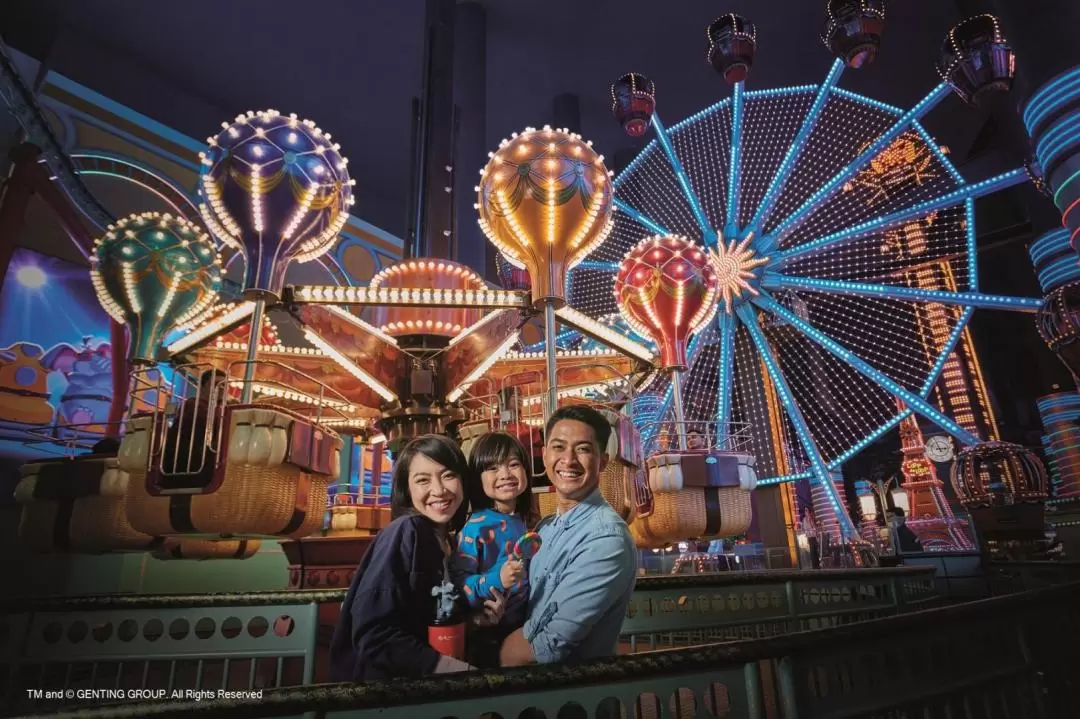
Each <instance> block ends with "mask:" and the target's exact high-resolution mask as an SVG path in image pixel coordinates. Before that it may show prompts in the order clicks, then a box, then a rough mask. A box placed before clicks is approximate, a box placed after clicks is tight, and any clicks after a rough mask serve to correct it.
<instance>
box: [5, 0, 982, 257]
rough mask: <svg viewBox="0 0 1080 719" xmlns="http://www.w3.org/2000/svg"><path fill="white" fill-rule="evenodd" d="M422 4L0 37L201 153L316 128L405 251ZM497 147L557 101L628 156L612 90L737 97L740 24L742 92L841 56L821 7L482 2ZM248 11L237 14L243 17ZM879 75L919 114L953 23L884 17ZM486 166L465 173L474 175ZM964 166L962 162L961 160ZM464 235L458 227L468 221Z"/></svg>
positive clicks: (47, 23) (917, 6)
mask: <svg viewBox="0 0 1080 719" xmlns="http://www.w3.org/2000/svg"><path fill="white" fill-rule="evenodd" d="M424 4H425V3H424V0H396V1H395V2H391V3H386V2H379V3H376V2H372V1H371V0H325V1H324V2H321V3H318V4H317V6H310V7H311V8H316V7H317V11H316V10H314V9H313V10H310V11H309V10H308V9H307V7H305V6H304V5H296V4H294V3H285V2H283V1H281V0H265V1H264V2H262V3H259V4H255V3H247V2H244V3H236V4H235V5H231V7H232V8H235V9H234V10H233V9H230V11H227V12H226V11H223V10H222V8H223V7H230V4H228V3H226V4H223V3H220V2H214V1H213V0H190V1H189V2H184V3H174V2H153V3H149V2H142V1H140V0H80V1H79V2H70V1H67V2H65V0H11V1H10V2H9V3H6V5H7V6H8V8H9V9H6V10H5V13H6V14H9V17H8V18H5V20H6V22H5V27H4V30H3V32H4V37H5V40H6V41H7V42H9V43H10V44H12V45H13V46H15V47H16V48H18V49H20V50H22V51H23V52H26V53H28V54H30V55H32V56H36V57H38V58H39V59H45V60H46V62H47V65H48V67H49V68H50V69H52V70H55V71H56V72H59V73H61V74H63V75H66V76H67V77H69V78H71V79H72V80H75V81H76V82H79V83H81V84H84V85H86V86H88V87H90V88H91V89H93V90H95V91H97V92H100V93H102V94H103V95H105V96H107V97H109V98H111V99H113V100H116V101H117V102H120V103H122V104H124V105H127V106H128V107H130V108H132V109H133V110H135V111H137V112H140V113H143V114H145V115H147V116H149V117H151V118H153V119H155V120H157V121H159V122H162V123H164V124H166V125H169V126H171V127H173V128H175V129H176V130H178V131H180V132H182V133H184V134H187V135H190V136H192V137H195V138H199V139H201V138H203V137H205V136H206V135H208V134H210V133H212V132H213V131H214V130H215V129H216V128H217V127H218V126H219V124H220V122H221V121H222V120H225V119H231V118H232V117H233V116H235V115H236V114H237V113H238V112H241V111H246V110H249V109H255V110H257V109H263V108H274V109H277V110H281V111H283V112H296V113H297V114H300V115H301V116H304V117H310V118H311V119H313V120H315V121H316V122H318V123H319V125H320V126H322V127H323V128H325V129H327V130H328V131H330V132H332V133H333V134H334V136H335V138H336V139H337V140H338V141H340V143H341V145H342V148H343V150H344V152H345V154H346V155H347V156H348V157H349V159H350V165H349V169H350V172H351V173H352V175H353V177H355V178H356V179H357V187H356V191H357V198H358V203H357V205H356V207H355V208H354V213H355V214H357V215H359V216H360V217H362V218H363V219H365V220H367V221H369V222H371V223H373V224H375V225H377V226H379V227H381V228H383V229H385V230H387V231H388V232H391V233H392V234H394V235H397V236H399V237H400V236H402V235H403V233H404V230H405V223H406V219H405V215H406V207H407V198H408V193H409V155H410V133H411V120H410V115H411V100H412V98H413V97H414V96H417V95H419V93H420V84H421V66H422V60H423V57H422V56H423V21H424V17H423V14H424ZM481 4H482V5H483V6H484V7H485V9H486V15H487V70H486V105H487V112H486V135H487V138H488V141H489V145H490V146H491V148H494V147H495V146H496V145H497V143H498V141H499V140H500V139H501V138H503V137H506V136H508V135H509V134H510V133H511V132H513V131H515V130H519V129H521V128H523V127H525V126H526V125H542V124H544V123H545V122H547V121H548V120H549V119H550V117H551V113H552V109H551V108H552V99H553V98H554V97H555V96H556V95H559V94H561V93H573V94H576V95H577V96H578V98H579V103H580V108H581V128H580V130H581V132H582V134H583V135H584V136H585V137H586V138H588V139H591V140H593V141H594V143H595V145H596V147H597V148H598V149H599V150H600V151H601V152H603V153H605V154H606V155H607V156H608V157H614V155H615V154H616V153H617V152H618V151H619V150H622V149H624V148H626V147H628V146H632V143H631V141H630V140H629V139H628V138H626V137H625V136H624V135H623V134H622V131H621V129H620V128H619V127H618V124H617V123H616V122H615V120H614V119H613V118H612V116H611V113H610V102H611V101H610V94H609V90H608V88H609V86H610V84H611V82H612V81H613V80H614V79H615V78H617V77H618V76H620V75H621V74H623V73H625V72H629V71H631V70H633V71H636V72H642V73H645V74H646V75H648V76H649V77H650V78H652V79H653V80H654V81H655V82H656V85H657V95H658V113H659V114H660V115H661V116H662V117H663V118H664V119H665V121H666V122H667V123H668V124H671V123H674V122H677V121H678V120H680V119H682V118H684V117H686V116H688V115H690V114H692V113H694V112H696V111H698V110H700V109H702V108H704V107H706V106H708V105H710V104H712V103H713V102H716V101H717V100H719V99H720V98H722V97H724V96H725V95H726V94H728V93H729V92H730V88H729V86H728V85H727V84H726V83H724V82H723V81H722V80H721V79H720V78H719V77H718V76H716V75H715V74H714V73H713V71H712V69H711V68H710V67H709V65H708V63H707V62H706V61H705V45H706V43H705V33H704V28H705V26H706V25H707V24H708V23H709V22H710V21H712V20H713V19H714V18H715V17H716V16H717V15H719V14H721V13H723V12H728V11H734V12H739V13H742V14H744V15H745V16H746V17H747V18H748V19H750V20H751V21H754V22H755V23H756V24H757V28H758V37H757V42H758V47H757V58H756V61H755V65H754V69H753V72H752V73H751V75H750V78H749V80H748V82H747V87H748V89H760V88H769V87H780V86H785V85H798V84H807V83H817V82H819V81H820V80H821V78H822V77H823V76H824V74H825V72H826V71H827V69H828V67H829V63H830V62H831V58H830V55H829V52H828V51H827V50H826V49H825V47H824V46H823V45H822V44H821V41H820V39H819V31H820V27H821V22H822V19H823V17H824V2H823V0H822V1H821V2H818V1H817V0H726V1H725V2H723V3H717V2H714V1H713V0H708V1H706V0H680V2H678V3H672V4H667V7H669V8H670V7H677V8H678V10H677V11H671V10H666V11H665V10H664V8H665V4H664V3H657V2H656V1H655V0H588V2H583V1H582V0H548V1H547V2H545V3H544V4H543V6H542V8H538V7H537V6H536V5H535V4H533V3H526V2H516V1H507V0H498V1H496V0H483V2H481ZM241 8H242V9H241ZM888 10H889V16H888V26H887V29H886V35H885V38H884V41H883V47H882V52H881V54H880V56H879V57H878V59H877V61H876V62H875V63H874V64H873V65H871V66H870V67H868V68H865V69H863V70H861V71H858V72H854V71H853V72H849V73H845V76H844V78H843V85H844V86H845V87H847V88H849V89H851V90H853V91H855V92H859V93H863V94H865V95H868V96H870V97H873V98H876V99H879V100H882V101H885V102H888V103H891V104H894V105H898V106H901V107H910V106H912V105H914V104H915V103H916V102H917V101H918V100H919V99H920V98H921V97H923V96H924V95H925V94H926V93H927V92H928V91H929V90H930V89H931V88H932V87H933V86H934V85H936V84H937V83H938V82H939V81H940V79H939V78H938V76H937V73H936V71H935V69H934V60H935V58H936V56H937V51H938V48H939V46H940V43H941V40H942V38H943V37H944V35H945V33H946V32H947V30H948V29H949V27H951V26H952V25H953V24H954V23H955V22H956V21H957V20H959V19H960V17H959V15H958V13H957V11H956V9H955V7H954V5H953V3H949V2H942V1H941V0H905V1H904V2H893V3H890V4H889V8H888ZM984 120H985V117H984V116H983V115H982V114H981V113H980V112H979V111H977V110H973V109H971V108H967V107H964V106H963V105H962V104H961V103H960V101H959V100H956V99H955V98H950V99H949V100H947V101H946V102H945V103H944V104H943V106H942V107H940V108H938V109H937V110H936V111H935V112H934V113H932V114H931V116H930V117H929V119H928V120H927V125H928V128H929V129H930V131H931V132H932V133H934V134H935V135H936V136H937V137H938V138H939V139H940V140H941V141H942V142H943V144H948V145H949V146H950V147H951V148H953V150H954V154H955V153H957V152H959V153H963V152H964V151H966V148H968V147H969V146H971V144H972V142H973V140H974V139H975V136H976V134H977V132H978V130H979V128H980V127H981V126H982V125H983V122H984ZM485 159H486V158H484V157H476V158H461V159H460V162H462V163H463V165H464V169H465V170H468V171H469V172H470V173H471V169H472V166H475V167H476V168H479V167H481V166H482V165H483V164H484V161H485ZM957 159H959V160H960V163H961V164H962V161H963V154H960V155H959V157H958V158H957ZM463 219H464V218H463Z"/></svg>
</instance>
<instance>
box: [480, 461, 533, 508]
mask: <svg viewBox="0 0 1080 719" xmlns="http://www.w3.org/2000/svg"><path fill="white" fill-rule="evenodd" d="M480 483H481V484H482V485H483V487H484V494H486V495H487V496H489V497H491V498H492V499H494V500H495V501H497V502H506V503H508V504H509V503H513V501H514V500H515V499H517V498H518V496H519V495H520V494H521V493H522V492H524V491H525V489H526V488H527V487H528V486H529V474H528V472H527V471H526V469H525V465H524V464H522V463H521V460H520V459H519V458H518V457H515V456H511V457H510V458H509V459H507V460H506V461H505V462H503V463H501V464H497V465H489V466H487V467H485V468H484V469H483V470H481V472H480Z"/></svg>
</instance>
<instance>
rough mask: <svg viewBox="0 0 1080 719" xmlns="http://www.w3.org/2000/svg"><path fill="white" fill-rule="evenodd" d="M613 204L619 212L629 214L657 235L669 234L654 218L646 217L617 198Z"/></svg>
mask: <svg viewBox="0 0 1080 719" xmlns="http://www.w3.org/2000/svg"><path fill="white" fill-rule="evenodd" d="M614 204H615V209H617V210H618V211H619V212H622V213H625V214H627V215H629V216H630V217H631V218H633V220H634V222H636V223H638V224H639V225H641V226H642V227H647V228H649V229H650V230H652V231H653V232H655V233H656V234H658V235H670V234H671V233H670V232H668V231H667V230H666V229H664V227H663V225H661V224H660V223H659V222H656V221H655V220H652V219H650V218H648V217H646V216H645V215H643V214H641V213H640V212H638V211H637V210H636V209H634V208H633V207H631V206H630V205H628V204H626V203H625V202H623V201H622V200H620V199H619V198H615V200H614Z"/></svg>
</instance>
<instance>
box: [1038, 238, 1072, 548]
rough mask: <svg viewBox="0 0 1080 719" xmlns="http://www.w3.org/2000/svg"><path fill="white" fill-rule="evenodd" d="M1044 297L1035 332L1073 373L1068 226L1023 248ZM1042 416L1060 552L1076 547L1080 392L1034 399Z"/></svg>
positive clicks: (1050, 517) (1051, 507)
mask: <svg viewBox="0 0 1080 719" xmlns="http://www.w3.org/2000/svg"><path fill="white" fill-rule="evenodd" d="M1028 252H1029V253H1030V255H1031V261H1032V263H1033V264H1034V265H1035V271H1036V273H1037V274H1038V276H1039V284H1040V285H1041V286H1042V291H1043V293H1044V294H1045V295H1046V297H1045V299H1044V305H1043V309H1042V311H1041V312H1040V313H1039V323H1038V327H1039V331H1040V332H1041V333H1042V336H1043V339H1044V340H1045V341H1046V343H1047V344H1048V345H1049V346H1050V348H1051V349H1052V350H1054V352H1055V353H1057V355H1058V357H1059V358H1060V359H1061V361H1062V363H1063V364H1065V366H1066V367H1068V368H1069V370H1070V372H1072V373H1073V376H1074V377H1075V376H1076V367H1077V363H1076V357H1077V351H1076V347H1077V345H1078V344H1080V343H1078V342H1077V335H1078V333H1077V329H1076V327H1077V322H1076V320H1075V317H1076V313H1075V312H1074V311H1073V310H1072V307H1074V306H1075V300H1073V299H1072V298H1074V297H1075V289H1074V288H1075V287H1077V286H1080V265H1078V264H1077V262H1076V253H1075V252H1074V251H1073V249H1072V247H1071V246H1070V244H1069V230H1068V229H1066V228H1058V229H1055V230H1051V231H1050V232H1047V233H1046V234H1044V235H1043V236H1042V237H1040V238H1039V239H1037V240H1035V242H1032V243H1031V246H1030V247H1029V248H1028ZM1037 405H1038V408H1039V417H1040V419H1042V425H1043V436H1042V445H1043V451H1044V452H1045V455H1046V464H1047V470H1048V471H1049V473H1050V496H1051V499H1050V500H1048V501H1047V510H1048V511H1047V520H1048V521H1049V522H1050V524H1052V525H1054V526H1055V527H1056V528H1057V529H1058V532H1059V536H1060V538H1061V540H1062V543H1063V544H1065V545H1066V549H1065V551H1066V553H1067V554H1072V553H1075V552H1076V551H1077V550H1078V549H1080V541H1078V540H1080V392H1077V391H1076V390H1075V389H1070V390H1068V391H1064V392H1055V393H1053V394H1048V395H1045V396H1043V397H1039V399H1038V400H1037Z"/></svg>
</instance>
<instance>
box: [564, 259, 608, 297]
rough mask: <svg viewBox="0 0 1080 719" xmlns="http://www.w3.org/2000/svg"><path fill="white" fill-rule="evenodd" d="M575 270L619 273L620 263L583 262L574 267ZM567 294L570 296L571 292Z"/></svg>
mask: <svg viewBox="0 0 1080 719" xmlns="http://www.w3.org/2000/svg"><path fill="white" fill-rule="evenodd" d="M574 269H575V270H599V271H600V272H618V271H619V263H618V262H598V261H596V260H582V261H581V262H579V263H577V264H576V265H575V266H574ZM567 294H570V293H569V292H568V293H567Z"/></svg>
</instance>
